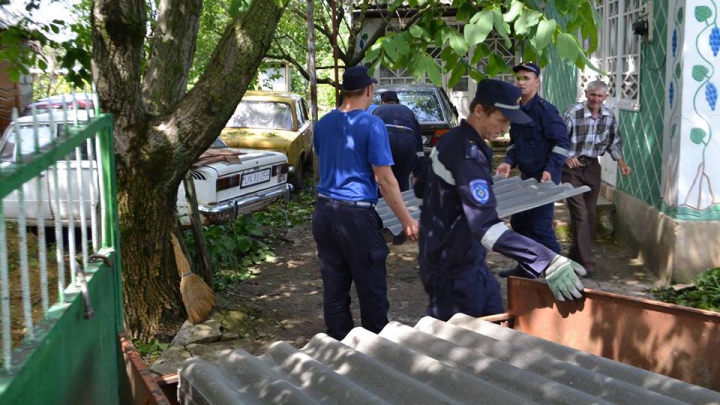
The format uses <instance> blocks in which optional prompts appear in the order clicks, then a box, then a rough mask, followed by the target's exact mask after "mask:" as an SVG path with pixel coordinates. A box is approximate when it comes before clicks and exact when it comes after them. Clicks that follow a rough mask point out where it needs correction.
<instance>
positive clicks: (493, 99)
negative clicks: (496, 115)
mask: <svg viewBox="0 0 720 405" xmlns="http://www.w3.org/2000/svg"><path fill="white" fill-rule="evenodd" d="M520 95H521V92H520V89H518V88H517V87H515V86H513V85H512V84H510V83H508V82H503V81H501V80H494V79H485V80H481V81H479V82H478V84H477V90H475V101H477V102H479V103H480V104H484V105H490V106H493V107H497V108H498V109H499V110H500V111H502V113H503V114H504V115H505V116H506V117H507V118H508V119H509V120H510V122H512V123H514V124H527V123H529V122H531V121H532V119H531V118H530V117H528V116H527V114H525V113H524V112H522V110H520Z"/></svg>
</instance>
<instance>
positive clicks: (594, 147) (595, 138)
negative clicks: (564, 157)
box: [563, 102, 623, 160]
mask: <svg viewBox="0 0 720 405" xmlns="http://www.w3.org/2000/svg"><path fill="white" fill-rule="evenodd" d="M563 116H564V118H565V126H566V127H567V131H568V135H569V136H570V154H569V156H570V157H580V156H587V157H591V158H596V157H598V156H602V155H604V154H605V152H606V151H607V152H610V156H612V158H613V160H618V159H622V157H623V155H622V142H621V140H620V131H619V129H618V123H617V119H615V114H613V112H612V111H610V110H609V109H608V108H607V107H605V106H604V105H603V106H601V107H600V116H599V117H598V118H597V119H594V118H593V117H592V114H591V113H590V110H589V109H588V107H587V104H586V103H585V102H580V103H575V104H572V105H571V106H570V107H568V108H567V109H566V110H565V112H564V113H563Z"/></svg>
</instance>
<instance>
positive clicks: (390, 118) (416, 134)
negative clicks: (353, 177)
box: [372, 90, 424, 245]
mask: <svg viewBox="0 0 720 405" xmlns="http://www.w3.org/2000/svg"><path fill="white" fill-rule="evenodd" d="M380 101H381V103H382V104H381V105H380V106H379V107H377V108H375V109H374V110H372V114H374V115H377V116H378V117H380V119H381V120H383V122H384V123H385V128H387V131H388V138H389V139H390V151H391V152H392V157H393V161H394V162H395V164H394V165H393V166H392V172H393V174H394V175H395V179H396V180H397V182H398V185H399V186H400V191H401V192H402V191H405V190H408V189H410V173H411V172H412V174H413V177H415V178H417V177H418V175H419V173H420V169H421V168H422V159H423V157H424V154H423V144H422V132H420V123H419V122H418V120H417V118H415V114H413V112H412V110H411V109H410V108H408V106H405V105H402V104H400V99H399V98H398V95H397V93H396V92H394V91H391V90H388V91H385V92H383V93H382V94H381V95H380ZM404 241H405V234H403V233H401V234H400V235H398V236H396V237H394V238H393V244H394V245H401V244H402V243H403V242H404Z"/></svg>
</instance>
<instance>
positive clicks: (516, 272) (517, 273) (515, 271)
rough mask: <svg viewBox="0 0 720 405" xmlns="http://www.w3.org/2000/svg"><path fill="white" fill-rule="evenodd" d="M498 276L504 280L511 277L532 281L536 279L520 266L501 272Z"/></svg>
mask: <svg viewBox="0 0 720 405" xmlns="http://www.w3.org/2000/svg"><path fill="white" fill-rule="evenodd" d="M498 275H499V276H500V277H503V278H508V277H510V276H513V277H522V278H530V279H533V278H535V277H533V276H531V275H530V274H528V273H527V272H526V271H525V270H523V269H521V268H520V267H519V266H518V267H515V268H512V269H507V270H501V271H500V273H499V274H498Z"/></svg>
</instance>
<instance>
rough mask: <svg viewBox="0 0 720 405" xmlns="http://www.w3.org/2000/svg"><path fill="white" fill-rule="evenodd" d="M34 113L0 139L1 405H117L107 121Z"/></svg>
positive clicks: (88, 115) (114, 237) (115, 240)
mask: <svg viewBox="0 0 720 405" xmlns="http://www.w3.org/2000/svg"><path fill="white" fill-rule="evenodd" d="M95 105H96V106H97V103H95ZM53 112H54V113H53ZM33 113H34V114H33V115H32V116H30V117H20V118H17V114H15V117H14V121H13V124H12V126H11V128H10V129H9V130H8V131H6V133H5V134H4V135H3V137H2V138H1V139H0V152H2V156H1V159H0V199H1V200H2V204H0V307H1V311H0V324H1V326H2V328H1V329H0V340H1V341H2V358H1V360H0V404H19V403H22V404H120V403H122V402H123V401H122V400H121V399H120V396H121V394H120V393H121V391H123V387H121V385H122V382H121V381H124V376H123V375H124V363H123V359H122V352H121V350H120V346H119V341H118V334H119V333H120V332H121V331H122V327H123V324H122V319H123V314H122V295H121V294H122V289H121V273H120V272H121V268H120V263H121V260H120V247H119V234H118V228H117V223H118V221H117V207H116V200H115V198H114V196H115V195H116V192H115V191H116V190H115V171H114V167H115V164H114V154H113V132H112V128H113V118H112V116H110V115H97V116H95V114H94V113H93V111H78V110H77V108H75V109H66V108H63V109H62V110H55V111H50V113H49V114H38V113H37V112H33Z"/></svg>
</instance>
